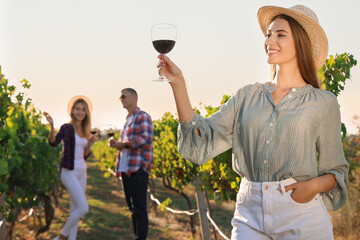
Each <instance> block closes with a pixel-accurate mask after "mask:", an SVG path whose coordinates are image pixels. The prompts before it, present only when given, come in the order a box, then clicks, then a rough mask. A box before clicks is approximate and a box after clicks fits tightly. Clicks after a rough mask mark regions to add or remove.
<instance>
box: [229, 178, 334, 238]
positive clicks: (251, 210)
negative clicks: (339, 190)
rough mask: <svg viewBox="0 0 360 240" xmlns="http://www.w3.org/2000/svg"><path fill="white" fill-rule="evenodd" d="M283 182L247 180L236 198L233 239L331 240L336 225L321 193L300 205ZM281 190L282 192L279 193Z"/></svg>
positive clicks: (243, 182) (243, 180)
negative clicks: (332, 221)
mask: <svg viewBox="0 0 360 240" xmlns="http://www.w3.org/2000/svg"><path fill="white" fill-rule="evenodd" d="M295 182H296V180H295V179H293V178H289V179H286V180H283V181H279V182H250V181H248V180H247V179H245V178H243V179H242V180H241V184H240V190H239V192H238V194H237V197H236V208H235V212H234V218H233V219H232V222H231V224H232V226H233V229H232V232H231V239H232V240H252V239H254V240H262V239H264V240H265V239H266V240H270V239H274V240H277V239H281V240H292V239H296V240H299V239H306V240H311V239H314V240H331V239H334V237H333V232H332V224H331V220H330V217H329V215H328V213H327V210H326V207H325V205H324V203H323V201H322V199H321V196H320V194H317V195H316V196H315V197H314V198H313V199H312V200H311V201H310V202H307V203H298V202H295V201H294V200H293V199H292V197H291V193H292V191H288V192H285V189H284V186H287V185H290V184H292V183H295ZM279 189H280V191H279Z"/></svg>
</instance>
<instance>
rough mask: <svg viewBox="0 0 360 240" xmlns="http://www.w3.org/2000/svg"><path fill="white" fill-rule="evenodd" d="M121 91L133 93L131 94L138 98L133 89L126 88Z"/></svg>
mask: <svg viewBox="0 0 360 240" xmlns="http://www.w3.org/2000/svg"><path fill="white" fill-rule="evenodd" d="M121 91H127V92H129V93H131V94H135V95H136V96H137V92H136V91H135V89H133V88H124V89H123V90H121Z"/></svg>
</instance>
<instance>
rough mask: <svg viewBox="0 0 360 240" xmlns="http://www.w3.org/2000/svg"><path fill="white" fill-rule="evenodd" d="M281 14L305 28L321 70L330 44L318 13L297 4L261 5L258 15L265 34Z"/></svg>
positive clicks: (317, 64)
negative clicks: (283, 5)
mask: <svg viewBox="0 0 360 240" xmlns="http://www.w3.org/2000/svg"><path fill="white" fill-rule="evenodd" d="M280 14H284V15H287V16H289V17H292V18H293V19H295V20H296V21H297V22H298V23H299V24H300V25H301V26H302V27H303V28H304V30H305V32H306V33H307V35H308V36H309V38H310V42H311V47H312V53H313V58H314V62H315V68H316V70H319V69H320V68H321V67H322V65H323V64H324V62H325V60H326V58H327V56H328V51H329V46H328V40H327V37H326V34H325V32H324V30H323V29H322V27H321V26H320V24H319V20H318V18H317V16H316V14H315V13H314V12H313V11H312V10H311V9H310V8H308V7H305V6H303V5H295V6H293V7H290V8H282V7H276V6H264V7H261V8H260V9H259V11H258V14H257V17H258V21H259V24H260V27H261V30H262V32H263V33H264V35H265V36H266V35H267V30H268V28H269V25H270V24H271V21H272V20H273V19H274V17H276V16H277V15H280Z"/></svg>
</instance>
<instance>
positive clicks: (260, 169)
mask: <svg viewBox="0 0 360 240" xmlns="http://www.w3.org/2000/svg"><path fill="white" fill-rule="evenodd" d="M258 21H259V24H260V27H261V30H262V32H263V34H264V35H265V43H264V46H265V53H266V54H267V62H268V63H269V64H270V65H271V66H272V80H274V79H276V81H277V84H275V83H271V82H267V83H258V82H256V83H254V84H251V85H247V86H244V87H242V88H241V89H239V90H238V91H237V93H236V94H235V96H233V97H232V98H230V99H229V100H228V102H227V103H225V104H224V105H222V106H221V107H220V110H219V111H218V112H216V113H215V114H213V115H212V116H210V117H208V118H203V117H202V116H200V115H197V114H195V113H194V110H193V109H192V106H191V104H190V100H189V97H188V93H187V90H186V86H185V80H184V77H183V75H182V72H181V70H180V69H179V68H178V67H177V66H176V65H175V64H174V63H173V62H172V61H171V60H170V59H169V58H168V57H166V56H164V60H162V61H163V66H162V68H161V69H160V70H159V71H160V74H164V75H165V77H166V78H168V79H170V80H172V82H171V83H170V85H171V87H172V90H173V94H174V98H175V102H176V107H177V111H178V115H179V121H180V126H179V135H178V146H179V151H180V153H181V155H182V157H183V158H185V159H187V160H190V161H192V162H194V163H197V164H204V163H206V162H207V161H209V160H210V159H213V158H214V157H215V156H217V155H219V154H220V153H222V152H224V151H226V150H228V149H230V148H232V152H233V155H234V158H233V169H234V171H236V172H237V173H238V174H239V175H240V176H241V177H242V181H241V184H240V190H239V192H238V195H237V201H236V208H235V212H234V217H233V219H232V226H233V230H232V236H231V238H232V239H236V240H238V239H317V240H320V239H323V240H329V239H333V233H332V224H331V221H330V218H329V216H328V213H327V211H326V209H328V210H336V209H338V208H340V207H341V206H342V205H343V204H344V203H345V200H346V187H347V183H348V170H349V166H348V163H347V162H346V160H345V157H344V152H343V148H342V142H341V121H340V111H339V104H338V102H337V99H336V97H335V96H334V95H333V94H332V93H330V92H328V91H325V90H322V89H320V83H319V81H318V77H317V70H318V69H319V68H320V67H321V66H322V65H323V64H324V62H325V60H326V58H327V53H328V41H327V37H326V35H325V32H324V30H323V29H322V28H321V26H320V25H319V23H318V19H317V16H316V14H315V13H314V12H313V11H312V10H311V9H309V8H307V7H305V6H302V5H296V6H293V7H291V8H282V7H274V6H265V7H262V8H260V9H259V11H258ZM244 57H247V56H244ZM159 58H160V56H159ZM254 62H256V61H254ZM240 77H241V76H240ZM257 80H258V79H255V81H257ZM204 86H205V85H204Z"/></svg>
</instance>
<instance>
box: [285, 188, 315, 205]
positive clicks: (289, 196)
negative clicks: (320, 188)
mask: <svg viewBox="0 0 360 240" xmlns="http://www.w3.org/2000/svg"><path fill="white" fill-rule="evenodd" d="M292 193H293V190H292V191H288V192H287V193H286V196H287V198H288V199H289V201H290V202H292V203H293V204H295V205H299V206H308V205H311V204H312V203H313V202H314V201H316V200H317V199H318V195H316V196H315V197H314V198H313V199H311V200H310V201H308V202H304V203H299V202H297V201H295V200H294V199H293V198H292V196H291V195H292Z"/></svg>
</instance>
